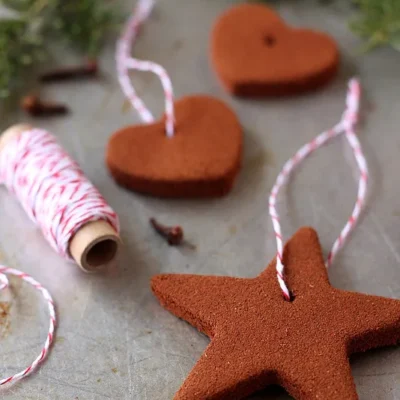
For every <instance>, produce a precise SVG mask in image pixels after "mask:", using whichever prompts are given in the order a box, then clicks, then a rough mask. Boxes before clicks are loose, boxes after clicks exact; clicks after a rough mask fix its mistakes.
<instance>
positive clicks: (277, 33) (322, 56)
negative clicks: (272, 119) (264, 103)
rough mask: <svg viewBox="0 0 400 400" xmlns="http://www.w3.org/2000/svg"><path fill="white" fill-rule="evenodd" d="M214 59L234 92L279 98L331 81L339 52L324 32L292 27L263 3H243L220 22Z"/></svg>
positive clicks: (214, 36) (213, 41)
mask: <svg viewBox="0 0 400 400" xmlns="http://www.w3.org/2000/svg"><path fill="white" fill-rule="evenodd" d="M211 59H212V63H213V66H214V69H215V71H216V73H217V75H218V77H219V79H220V80H221V82H222V84H223V86H224V87H225V88H226V89H227V90H228V91H229V92H230V93H232V94H234V95H237V96H269V95H274V96H276V95H289V94H295V93H300V92H305V91H308V90H312V89H315V88H318V87H320V86H322V85H324V84H326V83H327V82H329V81H330V80H331V79H332V78H333V77H334V76H335V75H336V72H337V70H338V65H339V51H338V47H337V44H336V42H335V41H334V40H333V39H332V38H331V37H330V36H328V35H327V34H325V33H322V32H317V31H314V30H311V29H295V28H291V27H290V26H288V25H286V24H285V22H284V21H283V20H282V19H281V18H280V17H279V16H278V14H276V13H275V12H274V11H273V10H272V9H270V8H268V7H266V6H264V5H260V4H242V5H239V6H235V7H233V8H231V9H229V10H228V11H227V12H225V13H224V14H223V15H222V16H220V17H219V19H218V21H217V22H216V24H215V26H214V29H213V32H212V37H211Z"/></svg>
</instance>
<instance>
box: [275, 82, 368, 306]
mask: <svg viewBox="0 0 400 400" xmlns="http://www.w3.org/2000/svg"><path fill="white" fill-rule="evenodd" d="M360 97H361V85H360V82H359V81H358V80H357V79H351V80H350V82H349V86H348V92H347V99H346V110H345V112H344V114H343V116H342V119H341V121H340V122H339V123H338V124H337V125H335V126H334V127H333V128H332V129H330V130H328V131H325V132H322V133H321V134H320V135H319V136H317V137H316V138H315V139H313V140H312V141H311V142H309V143H307V144H305V145H304V146H303V147H301V148H300V149H299V150H298V151H297V152H296V154H295V155H294V156H293V157H292V158H290V159H289V160H288V161H287V162H286V163H285V165H284V166H283V169H282V171H281V172H280V173H279V175H278V177H277V179H276V182H275V185H274V187H273V188H272V191H271V194H270V197H269V214H270V216H271V219H272V224H273V229H274V232H275V238H276V245H277V257H276V271H277V278H278V282H279V286H280V288H281V289H282V292H283V295H284V297H285V299H286V300H290V291H289V289H288V287H287V285H286V283H285V277H284V272H285V267H284V265H283V262H282V259H283V238H282V230H281V223H280V217H279V214H278V211H277V209H276V199H277V196H278V193H279V190H280V189H281V187H282V186H283V185H284V184H285V183H286V182H287V180H288V178H289V176H290V175H291V173H292V172H293V171H294V170H295V169H296V167H298V166H299V164H301V162H302V161H304V160H305V159H306V158H307V157H308V156H309V155H310V154H312V153H313V152H314V151H316V150H317V149H319V148H320V147H321V146H323V145H324V144H325V143H327V142H328V141H330V140H331V139H333V138H334V137H336V136H338V135H340V134H345V136H346V139H347V141H348V143H349V145H350V147H351V150H352V152H353V154H354V157H355V159H356V162H357V166H358V169H359V170H360V178H359V182H358V194H357V200H356V203H355V205H354V208H353V211H352V213H351V216H350V218H349V219H348V221H347V223H346V225H345V226H344V228H343V229H342V231H341V232H340V234H339V236H338V238H337V239H336V240H335V242H334V244H333V247H332V250H331V251H330V253H329V256H328V259H327V261H326V266H327V267H329V266H330V265H331V264H332V262H333V259H334V258H335V256H336V254H337V253H338V252H339V250H340V249H341V248H342V246H343V245H344V243H345V242H346V240H347V238H348V236H349V234H350V232H351V231H352V230H353V229H354V226H355V225H356V223H357V221H358V219H359V217H360V213H361V211H362V209H363V207H364V205H365V199H366V192H367V182H368V166H367V161H366V159H365V156H364V154H363V151H362V148H361V145H360V142H359V140H358V138H357V135H356V133H355V126H356V124H357V122H358V115H359V108H360Z"/></svg>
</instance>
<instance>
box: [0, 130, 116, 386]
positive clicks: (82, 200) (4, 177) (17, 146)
mask: <svg viewBox="0 0 400 400" xmlns="http://www.w3.org/2000/svg"><path fill="white" fill-rule="evenodd" d="M0 183H4V184H5V185H6V187H7V188H8V189H9V190H10V191H11V192H12V193H14V194H15V195H16V196H17V198H18V200H19V202H20V203H21V204H22V206H23V208H24V209H25V211H26V212H27V213H28V215H29V216H30V218H31V219H32V220H33V221H34V222H36V224H37V225H38V226H40V228H41V229H42V231H43V233H44V235H45V237H46V239H47V240H48V241H49V242H50V244H51V245H52V247H53V248H54V249H55V250H56V251H57V252H58V253H60V254H61V255H62V256H63V257H65V258H67V259H71V256H70V254H69V251H68V247H69V242H70V240H71V238H72V237H73V235H74V234H75V233H76V232H77V231H78V230H79V229H80V228H81V227H82V226H83V225H85V224H86V223H88V222H90V221H96V220H106V221H108V223H109V224H110V225H111V226H112V227H113V228H114V229H115V230H116V231H117V232H118V231H119V221H118V216H117V215H116V213H115V212H114V211H113V210H112V209H111V207H110V206H109V205H108V204H107V203H106V201H105V200H104V198H103V197H102V196H101V194H100V193H99V192H98V190H97V189H96V188H95V187H94V186H93V185H92V184H91V183H90V182H89V180H88V179H87V178H86V177H85V176H84V175H83V172H82V171H81V169H80V168H79V167H78V165H77V164H76V162H75V161H73V160H72V159H71V158H70V157H69V155H68V154H67V153H66V152H65V151H64V150H63V149H62V147H61V146H60V145H59V144H58V143H57V141H56V139H55V138H54V136H53V135H51V134H50V133H49V132H47V131H44V130H41V129H31V130H29V131H26V132H24V133H23V134H20V135H19V136H17V137H15V138H14V139H12V140H10V141H9V142H8V143H7V145H6V146H5V147H4V148H3V149H2V151H1V155H0ZM5 274H11V275H15V276H17V277H19V278H21V279H23V280H24V281H25V282H27V283H29V284H31V285H32V286H33V287H34V288H35V289H37V290H38V291H39V292H41V294H42V295H43V297H44V299H45V301H46V302H47V305H48V309H49V314H50V325H49V332H48V335H47V338H46V341H45V344H44V346H43V349H42V351H41V353H40V355H39V356H38V357H37V358H36V359H35V360H34V361H33V363H32V364H31V365H29V366H28V367H27V368H26V369H24V370H23V371H21V372H19V373H17V374H15V375H13V376H10V377H8V378H6V379H3V380H1V381H0V385H4V384H6V383H9V382H13V381H16V380H18V379H21V378H23V377H25V376H27V375H28V374H30V373H31V372H32V371H33V370H34V369H35V368H36V367H37V366H38V365H39V364H40V363H41V362H42V361H43V360H44V359H45V357H46V355H47V353H48V351H49V348H50V346H51V343H52V341H53V336H54V329H55V325H56V314H55V310H54V303H53V300H52V298H51V295H50V293H49V292H48V291H47V290H46V289H45V288H44V287H43V286H42V285H41V284H40V283H39V282H37V281H36V280H34V279H33V278H32V277H31V276H29V275H28V274H25V273H24V272H21V271H18V270H16V269H12V268H7V267H5V266H0V282H1V285H0V289H4V288H6V287H7V286H8V279H7V277H6V275H5Z"/></svg>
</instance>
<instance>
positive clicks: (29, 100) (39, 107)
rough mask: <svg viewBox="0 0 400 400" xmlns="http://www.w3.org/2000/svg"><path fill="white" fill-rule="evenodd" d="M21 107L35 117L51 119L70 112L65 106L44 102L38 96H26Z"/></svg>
mask: <svg viewBox="0 0 400 400" xmlns="http://www.w3.org/2000/svg"><path fill="white" fill-rule="evenodd" d="M21 107H22V109H23V110H25V111H26V112H27V113H28V114H30V115H31V116H33V117H49V116H54V115H64V114H67V113H68V112H69V109H68V107H67V106H66V105H65V104H58V103H52V102H44V101H42V100H41V99H40V97H39V96H36V95H33V94H31V95H28V96H25V97H24V98H23V99H22V101H21Z"/></svg>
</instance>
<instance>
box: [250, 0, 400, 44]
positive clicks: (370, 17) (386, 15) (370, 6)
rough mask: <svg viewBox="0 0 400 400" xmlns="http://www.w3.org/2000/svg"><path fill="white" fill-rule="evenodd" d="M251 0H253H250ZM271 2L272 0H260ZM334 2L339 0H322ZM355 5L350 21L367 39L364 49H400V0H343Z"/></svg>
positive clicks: (354, 28) (356, 31)
mask: <svg viewBox="0 0 400 400" xmlns="http://www.w3.org/2000/svg"><path fill="white" fill-rule="evenodd" d="M250 1H251V0H250ZM259 1H262V2H265V3H267V2H269V1H270V0H259ZM320 1H321V3H322V4H325V5H326V4H332V3H335V2H337V1H338V0H320ZM342 1H346V2H347V3H351V4H352V5H354V7H355V11H356V16H355V19H354V20H352V21H350V28H351V29H352V31H353V32H354V33H356V34H357V35H359V36H361V37H362V38H363V39H365V40H366V45H365V46H364V50H365V51H368V50H371V49H373V48H375V47H377V46H384V45H390V46H392V47H394V48H395V49H397V50H400V0H342Z"/></svg>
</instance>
